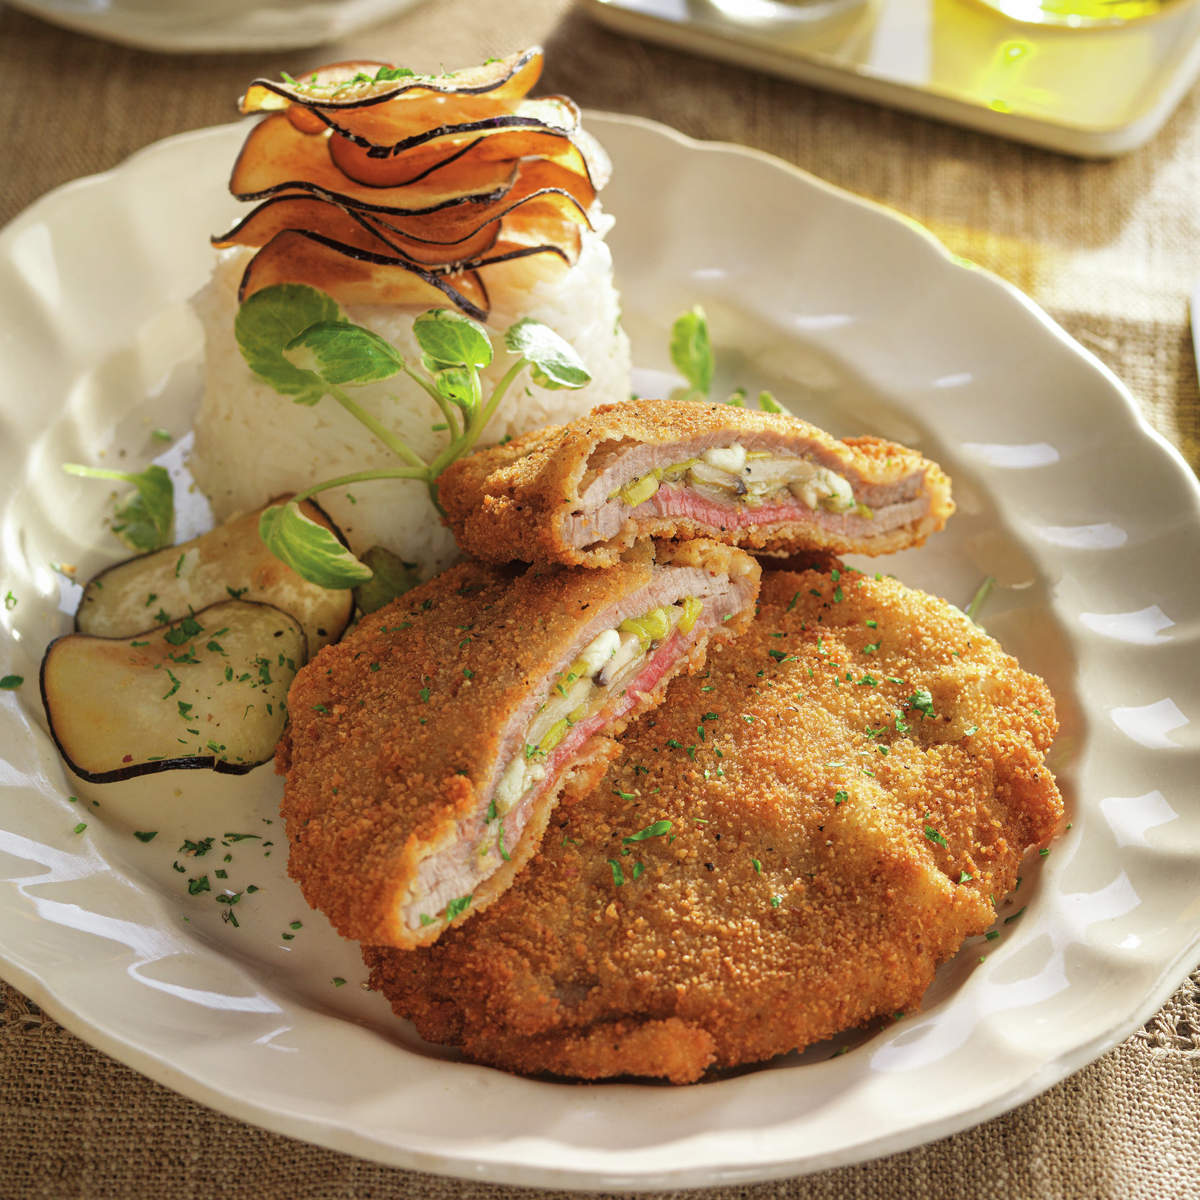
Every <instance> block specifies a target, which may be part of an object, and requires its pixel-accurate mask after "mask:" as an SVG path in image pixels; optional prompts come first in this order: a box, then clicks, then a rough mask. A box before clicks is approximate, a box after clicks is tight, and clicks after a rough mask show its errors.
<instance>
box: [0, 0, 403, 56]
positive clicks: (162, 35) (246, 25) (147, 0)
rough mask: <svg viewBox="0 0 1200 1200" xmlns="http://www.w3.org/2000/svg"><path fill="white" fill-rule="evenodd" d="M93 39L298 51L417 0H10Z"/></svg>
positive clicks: (167, 49)
mask: <svg viewBox="0 0 1200 1200" xmlns="http://www.w3.org/2000/svg"><path fill="white" fill-rule="evenodd" d="M8 2H9V3H10V4H11V5H12V7H13V8H19V9H22V10H23V11H25V12H27V13H29V14H30V15H31V16H34V17H40V18H41V19H42V20H43V21H49V22H50V23H51V24H52V25H60V26H62V27H63V28H64V29H73V30H75V32H76V33H86V34H89V35H90V36H91V37H97V38H103V39H104V40H105V41H109V42H119V43H120V44H121V45H124V46H136V47H138V49H140V50H158V51H161V52H163V53H166V54H214V53H215V54H222V53H224V54H245V53H249V52H251V51H254V50H295V49H299V48H301V47H304V46H318V45H320V44H321V43H323V42H333V41H336V40H337V39H338V38H342V37H348V36H349V35H350V34H352V33H355V32H356V31H357V30H359V29H365V28H366V27H367V26H369V25H374V24H376V23H377V22H379V21H386V20H387V19H388V18H389V17H394V16H397V15H398V14H399V13H402V12H404V11H405V9H408V8H412V7H413V5H414V4H418V3H420V0H299V2H298V0H8Z"/></svg>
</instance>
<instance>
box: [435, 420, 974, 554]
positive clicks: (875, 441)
mask: <svg viewBox="0 0 1200 1200" xmlns="http://www.w3.org/2000/svg"><path fill="white" fill-rule="evenodd" d="M439 496H440V498H441V503H442V505H443V507H444V508H445V510H446V515H447V521H448V523H449V525H450V528H451V529H452V530H453V531H454V536H455V538H456V539H457V540H458V543H459V545H460V546H461V547H462V548H463V549H464V550H466V551H467V552H468V553H470V554H473V555H475V556H476V557H478V558H482V559H485V560H487V561H490V562H505V561H509V560H520V561H522V562H540V561H545V562H561V563H580V564H583V565H586V566H603V565H605V564H607V563H611V562H614V561H615V560H616V559H617V557H618V556H619V555H620V554H621V552H622V551H623V550H624V549H625V548H626V547H628V546H629V545H631V544H632V543H633V542H634V541H635V540H636V539H637V538H642V537H672V538H690V537H713V538H716V539H718V540H719V541H724V542H729V543H731V544H734V545H739V546H745V547H746V548H748V549H752V550H754V551H757V552H759V553H764V554H779V555H786V554H791V553H794V552H796V551H797V550H807V549H813V548H816V549H824V550H829V551H833V552H835V553H838V554H847V553H852V552H853V553H858V554H888V553H891V552H892V551H895V550H902V549H905V548H908V547H910V546H917V545H920V544H921V543H922V542H924V541H925V539H926V538H927V537H928V536H929V535H930V534H931V533H934V532H936V531H937V530H939V529H941V528H942V527H943V526H944V525H945V523H946V520H947V518H948V517H949V516H950V514H951V513H952V512H953V511H954V502H953V500H952V499H951V498H950V480H949V479H948V478H947V477H946V475H945V474H944V473H943V472H942V470H941V468H940V467H938V466H937V464H935V463H932V462H930V461H929V460H928V459H925V458H923V457H922V456H921V455H920V454H918V453H917V452H916V451H914V450H909V449H907V448H906V447H904V446H899V445H896V444H895V443H894V442H887V441H883V440H881V439H879V438H873V437H858V438H847V439H846V440H845V441H838V440H837V439H836V438H834V437H831V436H830V435H829V434H828V433H825V432H823V431H822V430H820V429H817V428H816V427H815V426H813V425H809V424H808V423H807V422H806V421H802V420H800V419H799V418H798V417H793V416H789V415H786V414H778V413H766V412H758V411H754V410H751V409H747V408H738V407H734V406H731V405H728V404H707V403H706V404H697V403H692V402H689V401H672V400H630V401H627V402H624V403H621V404H608V405H603V406H601V407H600V408H596V409H594V410H593V411H592V412H590V413H588V414H587V415H586V416H584V417H580V418H579V419H578V420H576V421H572V422H571V423H570V424H569V425H551V426H548V427H547V428H545V429H539V430H536V431H534V432H532V433H527V434H525V435H523V436H521V437H517V438H514V439H513V440H512V441H511V442H508V443H507V444H505V445H503V446H494V447H492V448H491V449H487V450H481V451H478V452H477V453H475V454H472V455H469V456H468V457H466V458H462V459H459V460H458V461H457V462H455V463H453V464H451V466H450V467H449V468H447V470H446V471H445V472H444V474H443V475H442V477H441V480H440V483H439Z"/></svg>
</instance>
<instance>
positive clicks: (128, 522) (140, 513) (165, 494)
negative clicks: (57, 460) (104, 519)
mask: <svg viewBox="0 0 1200 1200" xmlns="http://www.w3.org/2000/svg"><path fill="white" fill-rule="evenodd" d="M63 470H64V471H66V473H67V474H68V475H80V476H83V477H84V478H86V479H115V480H118V481H119V482H122V483H132V484H133V486H134V488H136V489H137V490H136V491H134V492H133V493H132V494H131V495H129V496H127V497H126V498H125V499H124V500H123V501H121V502H120V503H119V504H118V505H117V508H116V512H115V513H114V515H115V517H116V521H115V522H114V523H113V527H112V531H113V533H115V534H116V535H117V537H119V538H120V539H121V541H122V542H124V543H125V545H126V546H128V547H129V548H130V550H136V551H139V552H142V553H146V552H148V551H151V550H161V549H162V548H163V547H164V546H169V545H170V544H171V531H172V529H173V528H174V525H175V487H174V485H173V484H172V483H171V476H170V475H168V474H167V471H166V468H165V467H160V466H149V467H147V468H146V469H145V470H144V471H108V470H105V469H103V468H102V467H84V466H80V465H79V464H78V463H63Z"/></svg>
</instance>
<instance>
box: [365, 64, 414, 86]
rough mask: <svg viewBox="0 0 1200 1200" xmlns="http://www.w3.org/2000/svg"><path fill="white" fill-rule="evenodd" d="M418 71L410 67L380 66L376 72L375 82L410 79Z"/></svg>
mask: <svg viewBox="0 0 1200 1200" xmlns="http://www.w3.org/2000/svg"><path fill="white" fill-rule="evenodd" d="M415 74H416V71H414V70H412V69H411V68H410V67H380V68H379V70H378V71H376V72H375V78H374V80H373V82H374V83H390V82H391V81H392V80H393V79H408V78H410V77H411V76H413V75H415Z"/></svg>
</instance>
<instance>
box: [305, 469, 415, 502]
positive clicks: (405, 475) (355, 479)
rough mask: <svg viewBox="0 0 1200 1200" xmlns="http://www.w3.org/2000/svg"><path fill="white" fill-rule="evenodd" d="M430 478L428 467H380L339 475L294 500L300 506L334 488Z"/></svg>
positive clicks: (315, 485)
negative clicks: (377, 481)
mask: <svg viewBox="0 0 1200 1200" xmlns="http://www.w3.org/2000/svg"><path fill="white" fill-rule="evenodd" d="M428 478H429V468H428V467H380V468H379V469H378V470H377V471H355V472H354V474H353V475H339V476H338V477H337V478H336V479H326V480H324V481H323V482H321V483H317V484H314V485H313V486H312V487H310V488H305V489H304V491H302V492H297V493H296V494H295V495H294V496H293V497H292V499H293V500H294V501H295V503H297V504H299V503H300V502H301V501H303V500H307V499H308V498H309V497H310V496H315V495H317V494H318V493H319V492H328V491H329V490H330V489H332V488H337V487H349V486H350V484H352V483H368V482H370V481H371V480H372V479H422V480H427V479H428Z"/></svg>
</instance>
